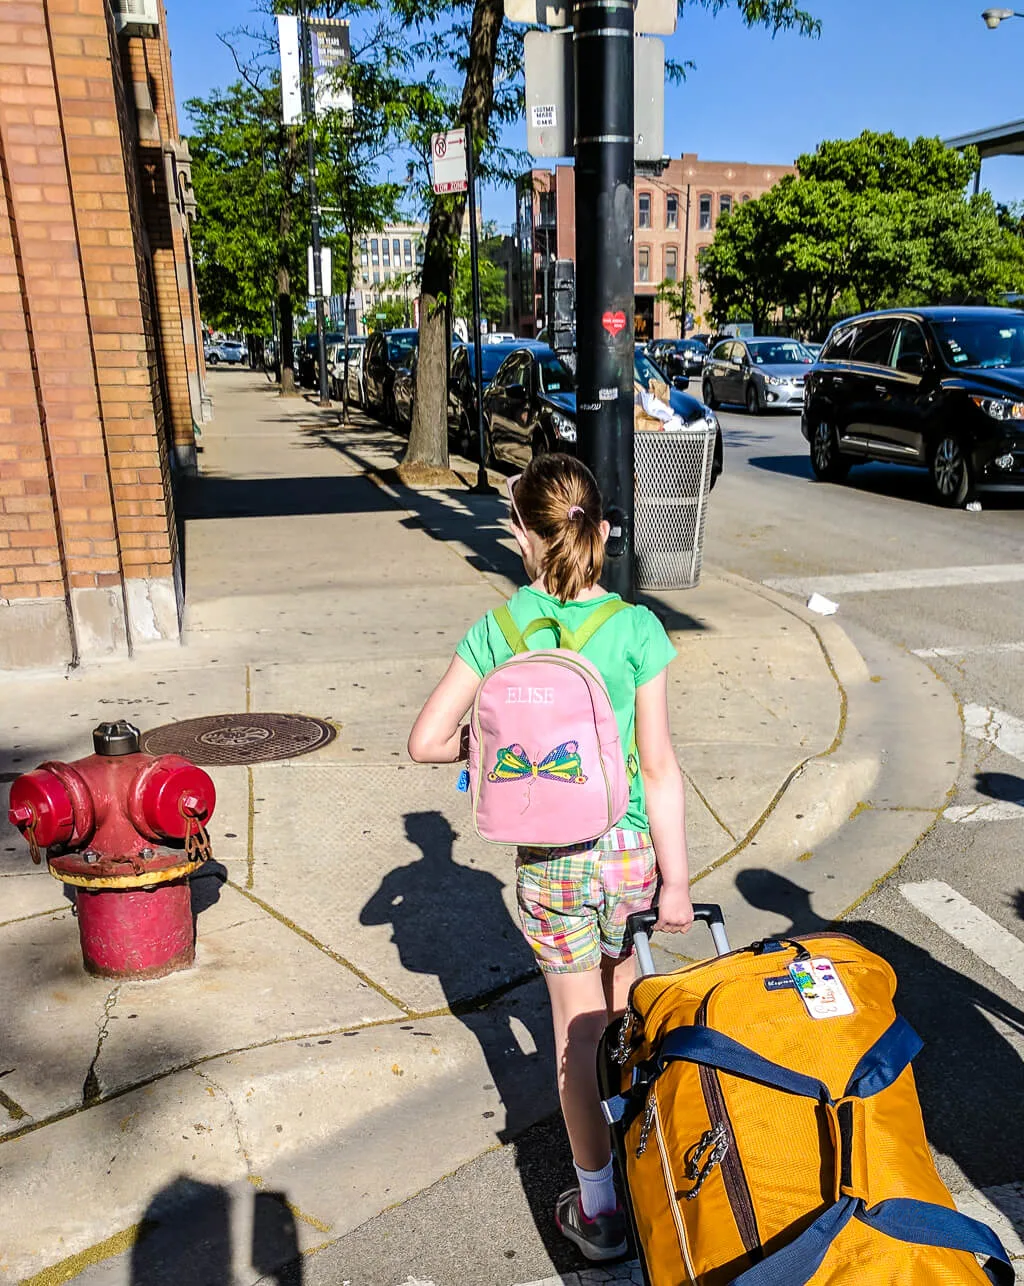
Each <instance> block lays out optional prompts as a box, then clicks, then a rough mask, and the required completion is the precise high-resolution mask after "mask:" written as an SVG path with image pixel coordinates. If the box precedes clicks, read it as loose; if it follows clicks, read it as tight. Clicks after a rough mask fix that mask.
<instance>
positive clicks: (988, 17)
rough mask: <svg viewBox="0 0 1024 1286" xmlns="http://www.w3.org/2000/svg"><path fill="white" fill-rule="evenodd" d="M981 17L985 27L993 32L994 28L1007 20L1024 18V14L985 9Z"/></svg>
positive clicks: (1014, 11) (1010, 10)
mask: <svg viewBox="0 0 1024 1286" xmlns="http://www.w3.org/2000/svg"><path fill="white" fill-rule="evenodd" d="M981 16H982V19H983V20H984V23H985V26H986V27H988V29H989V30H990V31H995V29H996V27H998V26H999V24H1000V23H1001V22H1005V21H1006V19H1007V18H1024V13H1018V12H1017V10H1016V9H986V10H985V12H984V13H983V14H982V15H981Z"/></svg>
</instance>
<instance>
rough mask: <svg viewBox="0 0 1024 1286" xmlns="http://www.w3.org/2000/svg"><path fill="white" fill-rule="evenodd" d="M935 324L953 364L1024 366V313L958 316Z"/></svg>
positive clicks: (941, 344) (943, 346)
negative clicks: (1016, 314) (1020, 315)
mask: <svg viewBox="0 0 1024 1286" xmlns="http://www.w3.org/2000/svg"><path fill="white" fill-rule="evenodd" d="M932 325H933V327H934V329H935V334H936V336H937V338H938V341H939V347H940V348H941V349H942V355H943V357H944V358H945V359H946V361H947V362H948V363H949V364H950V366H968V367H971V366H973V367H979V368H983V369H984V368H992V367H995V366H1024V317H1017V316H1012V315H1011V316H1008V317H980V318H974V317H964V318H963V319H961V318H957V317H954V318H952V319H951V320H950V321H937V322H933V323H932Z"/></svg>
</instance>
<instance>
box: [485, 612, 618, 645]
mask: <svg viewBox="0 0 1024 1286" xmlns="http://www.w3.org/2000/svg"><path fill="white" fill-rule="evenodd" d="M628 606H629V604H628V603H623V602H621V601H620V602H617V603H602V604H601V606H600V607H595V608H594V610H593V611H592V612H591V613H590V615H589V616H588V617H587V618H586V620H584V622H583V624H582V625H581V626H580V627H579V629H578V630H576V631H575V632H574V631H572V630H570V629H568V628H567V627H566V626H565V625H563V624H562V623H561V622H560V621H556V620H555V618H554V617H553V616H538V617H537V618H536V619H535V620H532V621H530V623H529V624H528V625H526V626H525V627H524V628H523V629H522V630H520V628H519V626H518V625H517V624H516V623H515V619H514V618H513V616H512V613H511V611H510V610H509V606H508V604H507V603H502V605H501V607H498V608H495V610H494V612H493V613H492V615H493V617H494V620H495V624H496V625H497V626H498V629H499V630H501V633H502V637H503V638H504V640H505V642H506V643H507V644H508V645H509V647H510V648H511V649H512V654H513V656H518V655H519V653H520V652H525V651H527V643H528V642H529V640H530V639H531V638H532V637H533V635H534V634H537V633H539V632H540V631H541V630H552V631H553V632H554V633H555V634H556V635H557V637H558V646H559V647H564V648H568V649H569V650H570V651H573V652H582V651H583V649H584V648H585V647H586V646H587V644H588V643H589V642H590V640H591V639H592V638H593V637H594V635H595V634H596V633H597V631H598V630H599V629H600V628H601V626H602V625H605V624H606V623H607V622H608V621H610V620H611V619H612V617H613V616H616V615H618V613H619V612H622V611H624V610H625V609H626V608H627V607H628Z"/></svg>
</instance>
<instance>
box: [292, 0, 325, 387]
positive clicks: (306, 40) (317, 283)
mask: <svg viewBox="0 0 1024 1286" xmlns="http://www.w3.org/2000/svg"><path fill="white" fill-rule="evenodd" d="M299 36H300V40H299V48H300V49H301V51H302V62H303V66H302V114H303V116H304V117H305V118H306V164H307V166H308V167H309V229H310V236H309V239H310V242H311V244H312V247H313V281H312V283H311V284H312V286H313V299H314V302H315V304H316V348H317V365H318V367H319V372H320V405H321V406H330V404H331V398H330V393H329V391H328V387H327V327H326V321H325V318H324V277H323V261H322V259H321V243H320V203H319V199H318V197H317V190H316V143H315V139H314V135H315V134H316V129H315V123H316V102H315V98H314V94H313V33H312V32H311V31H310V29H309V17H308V14H307V12H306V9H305V7H303V9H302V11H301V14H300V16H299Z"/></svg>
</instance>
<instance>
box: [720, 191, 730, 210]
mask: <svg viewBox="0 0 1024 1286" xmlns="http://www.w3.org/2000/svg"><path fill="white" fill-rule="evenodd" d="M718 213H719V215H723V214H732V197H731V196H730V195H729V193H728V192H723V193H722V195H721V196H720V197H719V198H718Z"/></svg>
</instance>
